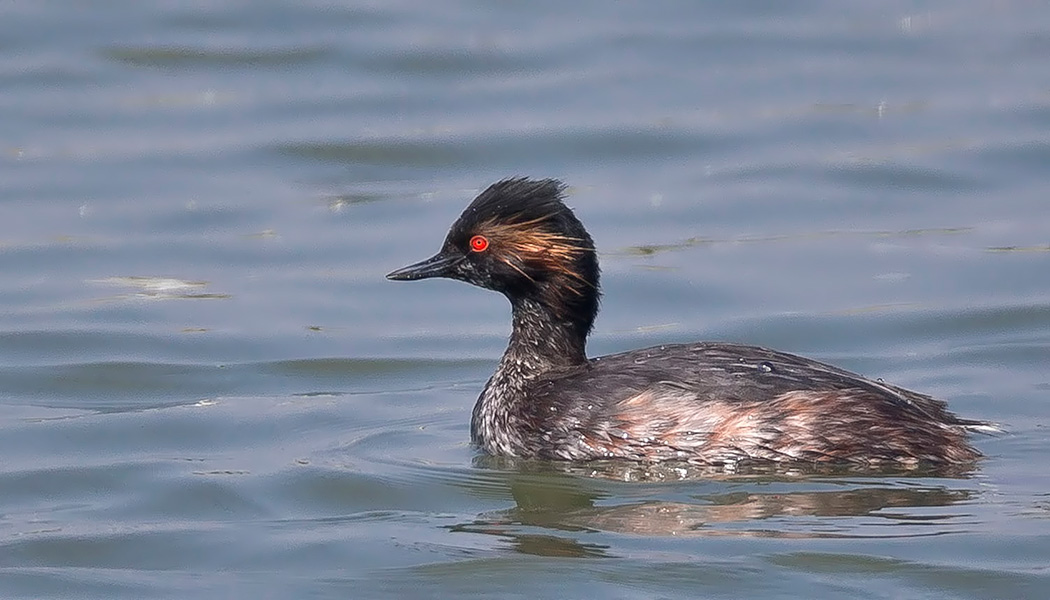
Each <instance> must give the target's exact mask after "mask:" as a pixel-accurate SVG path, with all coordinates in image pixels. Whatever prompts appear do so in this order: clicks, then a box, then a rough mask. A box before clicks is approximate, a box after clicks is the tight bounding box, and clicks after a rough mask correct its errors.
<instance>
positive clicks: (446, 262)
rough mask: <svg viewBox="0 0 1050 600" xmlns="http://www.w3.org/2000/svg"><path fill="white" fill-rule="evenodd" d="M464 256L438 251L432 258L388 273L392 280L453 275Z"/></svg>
mask: <svg viewBox="0 0 1050 600" xmlns="http://www.w3.org/2000/svg"><path fill="white" fill-rule="evenodd" d="M463 259H464V257H463V256H456V255H454V254H445V253H444V252H438V253H437V254H435V255H434V256H431V257H430V258H428V259H426V260H424V261H420V262H417V263H415V264H412V265H408V266H407V267H401V268H400V269H398V270H396V271H392V272H390V273H387V275H386V278H387V279H390V280H391V281H415V280H416V279H427V278H430V277H452V270H453V269H454V268H455V267H456V265H458V264H459V263H461V262H463Z"/></svg>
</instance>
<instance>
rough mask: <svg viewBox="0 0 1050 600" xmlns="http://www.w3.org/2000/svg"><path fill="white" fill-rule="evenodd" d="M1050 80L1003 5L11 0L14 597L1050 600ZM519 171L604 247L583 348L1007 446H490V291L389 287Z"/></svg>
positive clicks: (6, 189)
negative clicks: (952, 429)
mask: <svg viewBox="0 0 1050 600" xmlns="http://www.w3.org/2000/svg"><path fill="white" fill-rule="evenodd" d="M1048 51H1050V8H1048V7H1047V6H1046V5H1045V4H1043V3H1039V2H1024V1H1020V0H1018V1H1007V2H996V3H962V4H960V3H955V2H928V3H917V2H879V3H865V4H860V3H850V4H842V3H838V2H802V3H799V2H796V3H777V2H768V3H730V4H726V3H718V2H696V3H645V4H644V5H643V4H637V5H635V4H630V3H613V4H610V3H606V2H580V3H572V4H564V3H536V2H532V3H525V2H517V3H484V2H454V3H428V2H382V3H338V2H323V1H315V2H276V1H266V2H263V1H260V2H253V3H195V2H164V3H146V2H131V1H126V2H108V3H91V4H86V3H70V2H48V1H37V2H21V3H6V4H5V5H4V6H3V8H0V90H2V91H3V93H2V94H0V110H2V113H3V114H4V115H5V117H4V118H3V120H2V123H3V126H2V132H3V134H2V138H0V214H2V215H3V219H2V220H0V389H2V390H3V394H2V395H0V430H2V434H0V456H3V459H4V460H3V461H2V464H0V596H2V597H5V598H45V597H56V598H62V597H68V598H88V597H97V598H187V597H191V598H235V597H236V598H240V597H250V598H304V597H317V598H337V597H339V598H342V597H348V596H349V597H372V598H379V597H399V598H400V597H428V596H437V597H486V598H488V597H500V598H502V597H527V598H542V597H550V598H562V597H599V596H600V597H608V598H696V597H733V598H737V597H751V598H797V597H813V596H825V597H842V596H853V597H863V598H911V597H923V598H1025V597H1039V596H1041V595H1045V590H1046V589H1047V586H1048V585H1050V570H1048V565H1050V558H1048V557H1050V518H1048V517H1050V499H1048V498H1050V492H1048V490H1050V474H1048V471H1047V469H1046V468H1045V465H1046V464H1047V463H1048V461H1050V452H1048V450H1047V448H1048V447H1050V446H1048V443H1047V442H1048V441H1050V435H1048V426H1050V409H1047V399H1048V394H1050V369H1048V368H1047V365H1048V364H1050V280H1048V278H1047V273H1048V272H1050V270H1048V269H1050V264H1048V260H1050V254H1048V251H1050V247H1048V243H1050V204H1048V203H1047V200H1046V198H1047V192H1048V191H1050V188H1048V185H1047V183H1046V181H1047V179H1046V173H1047V164H1050V134H1048V131H1050V63H1047V61H1046V56H1047V52H1048ZM516 174H529V175H534V176H556V177H560V178H563V179H564V180H565V181H567V182H568V183H569V184H570V185H571V190H570V203H571V204H572V205H573V206H574V207H575V208H576V210H577V212H578V214H579V215H580V216H581V218H582V219H583V221H584V222H585V223H586V224H587V225H588V227H589V228H590V230H591V232H592V234H593V235H594V237H595V239H596V242H597V244H598V246H599V249H600V251H601V259H602V264H603V272H604V283H605V290H606V296H605V302H604V307H603V312H602V315H601V317H600V318H599V320H598V324H597V329H596V333H595V335H594V337H593V338H592V342H591V345H590V349H591V352H592V353H594V354H602V353H607V352H613V351H618V350H625V349H629V348H633V347H638V346H642V345H651V344H659V343H665V342H668V343H669V342H683V341H691V340H696V339H727V340H734V341H742V342H749V343H755V344H763V345H769V346H774V347H777V348H781V349H784V350H789V351H794V352H798V353H802V354H806V355H809V356H813V357H816V358H820V359H824V360H828V361H831V362H834V363H836V364H839V365H842V366H844V367H846V368H850V369H853V370H856V371H860V372H863V373H866V374H869V375H871V376H873V377H882V378H884V379H886V380H887V381H892V382H895V383H898V384H901V385H905V386H908V387H911V388H915V389H919V390H922V391H925V392H928V393H932V394H934V395H937V396H940V397H944V398H948V399H949V400H950V401H951V404H952V407H953V409H954V410H956V411H957V412H959V413H960V414H962V415H965V416H967V417H971V418H981V419H989V420H993V421H997V422H1001V423H1004V424H1005V425H1006V426H1007V428H1008V430H1009V433H1008V434H1006V435H1003V436H997V437H981V438H979V439H978V440H977V444H978V446H979V447H980V449H981V450H982V451H983V452H984V453H985V454H986V455H987V458H986V459H985V460H984V461H983V462H981V463H980V464H979V465H978V466H977V467H976V468H975V469H974V470H971V471H965V472H959V473H929V472H925V473H924V472H918V473H907V472H904V473H876V474H858V473H842V472H823V473H813V472H802V471H796V472H791V471H789V472H777V473H763V472H749V473H748V472H741V473H735V474H726V473H701V474H694V476H691V477H690V478H689V479H687V480H685V481H676V480H675V478H676V474H675V473H674V472H670V473H662V474H660V473H649V474H647V475H646V476H644V477H643V476H641V475H639V473H637V472H635V471H632V470H626V469H623V468H621V467H620V466H617V465H587V466H580V467H576V468H565V467H557V466H546V467H545V466H542V465H520V464H513V463H507V462H504V461H498V460H497V461H493V460H489V459H485V458H484V457H479V456H477V454H476V453H475V452H474V450H473V449H471V448H470V446H469V445H468V444H467V439H468V421H469V416H470V409H471V407H472V404H473V401H474V398H475V397H476V395H477V393H478V391H479V390H480V387H481V385H482V384H483V382H484V381H485V379H486V378H487V377H488V375H489V373H490V372H491V370H492V368H493V366H494V363H495V359H496V358H497V357H498V355H499V353H500V352H501V351H502V348H503V344H504V340H505V337H506V335H507V332H508V315H507V306H506V302H505V300H503V299H502V298H500V297H499V296H497V295H494V294H491V293H485V292H482V291H480V290H477V289H473V288H470V287H469V286H466V285H462V284H458V283H455V282H445V281H428V282H421V283H417V284H411V285H409V284H394V283H390V282H387V281H385V280H384V279H383V274H384V273H386V272H388V271H390V270H392V269H394V268H396V267H400V266H402V265H404V264H407V263H408V262H411V261H414V260H417V259H421V258H424V257H426V256H429V255H430V254H432V253H433V252H434V251H436V250H437V248H438V246H439V244H440V241H441V239H442V237H443V236H444V232H445V228H446V227H447V225H448V224H449V223H450V222H451V221H452V220H453V219H454V218H455V217H456V216H457V215H458V214H459V211H460V210H462V207H463V206H465V205H466V203H467V202H468V201H469V200H470V199H471V198H472V197H473V195H474V194H476V193H477V192H478V191H479V190H480V189H481V188H482V187H484V186H485V185H487V184H488V183H491V182H492V181H494V180H497V179H499V178H502V177H506V176H510V175H516ZM661 477H662V479H661ZM637 479H646V480H644V481H636V480H637Z"/></svg>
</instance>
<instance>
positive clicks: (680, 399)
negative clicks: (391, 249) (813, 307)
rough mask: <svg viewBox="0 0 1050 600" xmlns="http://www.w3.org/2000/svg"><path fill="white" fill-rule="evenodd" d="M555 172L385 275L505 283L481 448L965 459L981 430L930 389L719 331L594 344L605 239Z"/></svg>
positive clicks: (679, 456)
mask: <svg viewBox="0 0 1050 600" xmlns="http://www.w3.org/2000/svg"><path fill="white" fill-rule="evenodd" d="M565 190H566V187H565V185H564V184H563V183H561V182H560V181H558V180H555V179H530V178H527V177H514V178H508V179H504V180H501V181H498V182H496V183H494V184H492V185H491V186H489V187H488V188H487V189H485V190H484V191H483V192H481V194H479V195H478V196H477V197H476V198H475V199H474V200H473V201H472V202H471V203H470V204H469V206H467V208H466V209H465V210H464V211H463V213H462V214H461V215H460V216H459V218H458V219H457V220H456V221H455V222H454V223H453V224H452V226H451V228H450V229H449V231H448V234H447V235H446V237H445V240H444V243H443V244H442V246H441V249H440V251H439V252H438V253H437V254H435V255H434V256H432V257H431V258H428V259H426V260H423V261H420V262H418V263H415V264H411V265H409V266H406V267H403V268H401V269H398V270H395V271H393V272H391V273H389V274H388V275H387V278H388V279H391V280H395V281H413V280H420V279H427V278H433V277H444V278H450V279H455V280H459V281H463V282H466V283H470V284H473V285H475V286H478V287H481V288H485V289H489V290H493V291H496V292H500V293H502V294H503V295H504V296H506V298H507V299H508V300H509V301H510V305H511V322H512V329H511V333H510V339H509V342H508V345H507V349H506V351H505V352H504V353H503V356H502V358H501V359H500V361H499V363H498V365H497V367H496V370H495V372H494V373H493V375H492V376H491V377H490V378H489V379H488V381H487V382H486V384H485V386H484V389H483V390H482V391H481V394H480V396H479V397H478V400H477V402H476V404H475V406H474V410H473V412H472V416H471V426H470V432H471V440H472V442H473V444H475V445H476V446H477V447H478V448H480V449H481V450H482V451H484V452H486V453H488V454H491V455H495V456H505V457H519V458H524V459H541V460H550V461H595V460H626V461H635V462H640V463H660V462H665V461H682V462H686V463H691V464H696V465H731V464H739V463H747V462H752V463H778V464H787V463H820V464H854V465H856V464H861V465H894V464H897V465H915V464H922V463H929V464H933V465H956V464H963V463H971V462H974V461H976V460H978V459H979V458H980V457H981V454H980V452H979V451H978V450H977V449H976V448H974V446H973V445H972V444H971V443H970V439H969V434H970V433H972V432H991V431H994V430H996V426H995V425H993V424H991V423H987V422H983V421H976V420H968V419H962V418H959V417H957V416H956V415H955V414H953V413H952V412H950V411H949V410H948V407H947V404H946V403H945V402H944V401H942V400H939V399H936V398H933V397H931V396H928V395H925V394H921V393H918V392H914V391H910V390H907V389H904V388H902V387H898V386H895V385H891V384H888V383H885V382H883V381H882V380H881V379H879V380H873V379H869V378H866V377H863V376H861V375H858V374H855V373H851V372H849V371H847V370H844V369H840V368H838V367H834V366H832V365H828V364H825V363H822V362H818V361H816V360H812V359H809V358H804V357H801V356H796V355H793V354H789V353H787V352H780V351H777V350H772V349H768V348H764V347H759V346H750V345H744V344H737V343H729V342H721V341H703V342H696V343H690V344H673V345H671V344H668V345H661V346H654V347H650V348H644V349H638V350H631V351H627V352H622V353H619V354H611V355H607V356H600V357H595V358H588V356H587V353H586V343H587V337H588V335H589V334H590V332H591V329H592V327H593V324H594V320H595V317H596V316H597V314H598V310H599V302H600V298H601V289H600V286H599V275H600V270H599V265H598V256H597V253H596V251H595V246H594V242H593V240H592V239H591V236H590V234H588V232H587V230H586V229H585V228H584V226H583V224H582V223H581V222H580V220H579V219H578V218H577V217H576V215H575V213H574V212H573V211H572V209H570V208H569V207H568V206H567V205H566V204H565V202H564V194H565Z"/></svg>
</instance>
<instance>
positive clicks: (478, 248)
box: [470, 235, 489, 252]
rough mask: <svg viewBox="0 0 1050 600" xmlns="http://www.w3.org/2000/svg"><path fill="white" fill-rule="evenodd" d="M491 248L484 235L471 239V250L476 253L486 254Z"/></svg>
mask: <svg viewBox="0 0 1050 600" xmlns="http://www.w3.org/2000/svg"><path fill="white" fill-rule="evenodd" d="M488 247H489V240H488V238H486V237H485V236H483V235H476V236H474V237H472V238H470V249H471V250H473V251H474V252H484V251H485V250H486V249H487V248H488Z"/></svg>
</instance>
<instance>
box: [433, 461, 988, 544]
mask: <svg viewBox="0 0 1050 600" xmlns="http://www.w3.org/2000/svg"><path fill="white" fill-rule="evenodd" d="M475 466H478V467H482V468H484V469H485V470H486V471H487V475H488V476H491V475H492V474H494V473H497V474H498V475H499V477H498V478H497V479H496V480H492V479H491V478H489V479H488V483H487V484H486V485H487V486H493V485H505V486H506V491H509V493H510V494H511V496H512V497H513V499H514V501H515V504H516V505H515V507H514V508H510V509H507V510H501V511H497V512H489V513H485V514H482V515H479V516H478V518H477V519H475V520H473V521H471V522H469V523H461V524H457V525H454V526H452V527H451V528H450V529H451V530H452V531H456V532H470V533H481V534H486V535H494V536H498V537H501V538H504V539H506V540H508V541H509V542H510V543H511V544H512V546H513V548H514V549H515V550H516V551H519V552H522V553H526V554H536V555H542V556H576V557H599V556H606V555H607V554H608V551H609V548H608V547H606V546H604V545H602V544H598V543H593V542H588V541H585V540H583V539H581V538H586V537H588V536H589V534H593V533H596V532H608V533H620V534H631V535H641V536H656V537H663V536H674V537H704V536H742V537H766V538H810V539H813V538H899V537H921V536H930V535H942V534H945V533H953V532H958V531H961V530H962V529H964V527H965V523H964V521H963V518H964V517H965V516H966V515H965V514H963V513H962V512H960V511H959V510H957V509H952V508H951V507H953V506H957V505H960V504H963V503H966V502H968V501H970V500H973V499H974V498H975V497H976V496H977V495H978V494H979V491H978V488H977V486H976V484H974V483H973V481H972V480H971V479H969V476H970V475H972V469H970V470H967V469H963V468H959V467H956V468H954V469H951V468H940V469H936V470H932V469H925V470H919V469H912V470H907V469H901V470H896V471H892V472H887V471H886V470H885V469H883V470H879V471H877V472H873V471H871V470H870V469H857V468H844V467H834V468H833V467H827V466H816V465H814V466H813V467H812V468H807V467H805V466H799V465H793V466H792V467H791V468H790V469H786V468H782V467H780V468H778V467H777V466H776V465H762V466H749V467H741V468H738V469H736V470H735V471H734V472H726V471H725V470H724V469H717V468H709V469H701V468H698V467H696V466H687V465H681V466H674V465H667V464H660V465H638V464H626V463H622V462H616V461H611V462H609V463H600V462H598V463H587V464H564V463H550V462H540V461H521V460H515V459H507V458H496V457H491V456H479V457H477V459H476V461H475ZM623 481H630V482H632V484H631V486H630V490H629V493H626V494H625V493H624V490H623V489H622V485H621V484H619V483H615V482H623ZM671 481H673V482H675V485H674V486H673V487H671V486H667V485H663V484H664V483H665V482H671ZM639 482H645V483H641V484H639ZM690 484H692V485H695V487H693V488H690V487H688V486H689V485H690ZM617 487H619V488H620V489H617ZM683 492H685V493H686V494H688V498H689V499H688V500H684V501H683V500H682V495H683ZM667 494H671V495H673V496H674V500H661V499H659V497H660V496H663V495H667ZM611 498H617V499H619V501H620V503H619V504H608V501H609V499H611ZM627 498H638V500H637V501H636V502H630V501H625V499H627ZM930 509H943V510H930ZM573 533H576V534H578V535H576V536H573V535H570V534H573Z"/></svg>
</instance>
